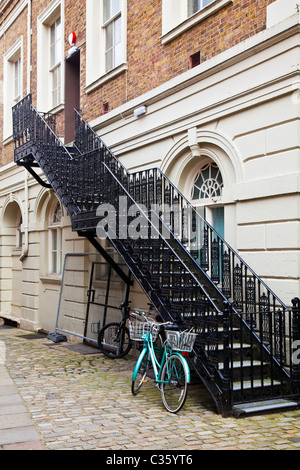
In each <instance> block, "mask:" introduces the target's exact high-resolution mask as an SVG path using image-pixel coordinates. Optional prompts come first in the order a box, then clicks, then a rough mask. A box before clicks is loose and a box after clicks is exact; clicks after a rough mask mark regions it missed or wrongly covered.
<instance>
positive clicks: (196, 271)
mask: <svg viewBox="0 0 300 470" xmlns="http://www.w3.org/2000/svg"><path fill="white" fill-rule="evenodd" d="M45 117H47V116H43V115H41V114H39V113H38V112H37V111H36V109H35V108H34V107H33V106H32V103H31V96H30V95H29V96H28V97H26V98H24V100H22V101H21V102H20V103H18V104H17V105H16V106H15V107H14V108H13V124H14V140H15V161H16V162H17V163H18V164H23V165H25V166H26V167H27V168H28V169H29V170H30V171H31V167H34V166H35V165H38V166H40V167H41V168H42V170H43V172H44V174H45V175H46V177H47V179H48V181H49V182H50V184H51V186H52V187H53V189H54V190H55V191H56V193H57V195H58V197H59V198H60V199H61V201H62V203H63V204H64V206H65V207H66V209H67V211H68V213H69V215H70V217H71V221H72V228H73V230H77V231H78V232H79V231H80V233H84V232H85V233H86V234H89V236H90V234H92V236H96V228H97V225H98V223H99V220H100V217H99V216H97V209H98V207H99V205H101V204H105V203H106V204H111V206H113V207H114V208H115V209H116V217H117V219H118V221H119V220H121V219H122V216H123V214H122V213H120V212H119V204H118V203H119V201H120V198H123V199H122V200H123V201H126V207H125V208H124V207H123V210H125V212H126V213H127V215H128V213H129V206H130V205H136V206H137V208H138V210H139V214H140V215H142V219H143V221H144V227H143V230H145V233H147V237H145V238H143V237H138V238H136V239H133V238H130V237H128V236H127V237H122V236H121V234H120V232H119V231H120V230H123V229H124V227H123V228H122V225H121V224H117V227H116V234H115V237H110V241H111V243H112V244H113V245H114V246H115V248H116V250H117V251H118V252H119V254H120V255H121V256H122V257H123V259H124V260H125V262H126V264H127V266H128V267H129V268H130V270H131V271H132V272H133V274H134V275H135V277H136V279H137V280H138V282H139V283H140V285H141V287H142V289H143V290H144V292H145V293H146V295H147V296H148V297H149V299H150V300H151V302H152V303H153V304H154V306H155V307H156V309H157V310H158V311H159V313H160V314H161V315H162V318H163V319H164V320H168V319H170V318H171V319H176V320H179V319H180V320H182V322H183V324H184V325H186V326H187V327H193V328H194V329H195V331H197V332H198V333H199V334H198V337H197V341H196V343H195V347H194V353H195V356H194V359H193V363H194V366H195V369H196V370H197V373H198V374H199V375H200V377H201V378H202V380H203V382H204V383H205V384H206V386H207V388H208V390H209V391H210V393H211V394H212V396H213V398H214V400H215V402H216V404H217V406H218V408H219V410H221V411H222V413H226V412H228V410H229V409H230V407H231V406H232V405H233V404H234V403H239V402H247V401H251V400H253V399H254V398H257V382H259V385H260V386H259V388H258V390H259V394H260V395H259V397H273V396H289V395H291V394H295V393H299V389H300V386H299V384H300V372H299V365H298V364H295V363H294V362H293V360H292V357H293V352H294V350H293V345H294V344H296V343H297V342H298V341H300V326H299V317H300V314H299V302H298V303H297V301H296V300H295V301H294V303H293V308H292V309H289V308H287V307H286V306H285V305H284V303H283V302H281V301H280V299H279V298H278V297H277V296H276V295H275V294H274V293H273V292H272V291H271V289H269V287H268V286H267V285H266V284H265V283H264V282H263V281H262V280H261V279H260V278H259V277H258V276H257V275H256V274H255V272H254V271H253V270H252V269H251V268H250V267H249V266H248V265H247V264H246V263H245V262H244V261H243V260H242V258H241V257H240V256H239V254H238V253H236V252H235V251H234V250H233V249H232V248H231V247H230V246H229V245H228V243H227V242H226V241H225V240H224V239H223V238H222V237H220V236H219V235H218V234H217V232H216V231H215V230H214V228H213V227H212V226H211V225H210V224H208V223H207V221H205V220H204V219H203V218H202V217H201V215H200V214H199V213H197V211H196V210H195V209H194V208H193V207H192V205H191V204H190V202H189V201H188V200H187V199H186V198H185V197H184V196H183V195H182V194H181V193H180V191H179V190H178V189H177V188H176V187H175V186H174V185H173V184H172V183H171V181H170V180H169V179H168V178H167V177H166V176H165V175H164V174H163V173H162V172H161V170H160V169H158V168H152V169H147V170H141V171H137V172H128V171H127V170H126V168H125V167H124V166H123V165H122V163H121V162H120V161H119V160H118V159H117V158H116V157H115V156H114V154H113V153H112V152H111V151H110V150H109V149H108V148H107V147H106V145H105V144H104V143H103V141H102V140H101V139H100V137H99V136H98V135H97V134H96V132H94V130H93V129H92V128H91V127H90V126H89V124H88V123H87V122H86V121H85V120H84V119H83V118H82V117H81V116H80V114H79V113H78V112H77V111H75V142H74V145H73V148H72V149H71V148H70V147H65V146H64V145H63V144H62V143H61V141H60V140H59V139H58V137H57V136H56V134H55V132H54V131H53V130H52V129H51V127H50V126H49V123H47V122H46V119H45ZM50 119H52V117H50ZM166 208H167V209H168V210H167V211H166ZM132 220H133V218H132V217H131V219H130V217H129V218H128V219H127V220H126V224H127V225H128V223H129V224H130V222H132ZM141 228H142V227H141ZM153 234H155V236H153Z"/></svg>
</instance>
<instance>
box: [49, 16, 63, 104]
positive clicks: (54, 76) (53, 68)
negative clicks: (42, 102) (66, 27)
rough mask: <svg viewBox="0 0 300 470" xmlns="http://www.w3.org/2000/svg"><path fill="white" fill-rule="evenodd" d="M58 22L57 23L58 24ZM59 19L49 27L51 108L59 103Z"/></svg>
mask: <svg viewBox="0 0 300 470" xmlns="http://www.w3.org/2000/svg"><path fill="white" fill-rule="evenodd" d="M58 21H59V23H58ZM58 24H59V27H60V33H59V35H57V29H58ZM53 28H54V35H55V39H54V42H52V29H53ZM61 28H62V24H61V17H60V16H59V17H58V18H56V20H55V21H54V22H53V23H52V24H51V25H50V70H49V71H50V74H51V94H52V99H51V101H52V107H56V106H58V105H59V104H60V103H61V90H62V82H61V78H62V77H61V63H62V55H61V53H62V50H61V47H60V51H59V52H60V57H57V56H56V52H57V44H58V46H59V45H60V46H61V42H62V36H61ZM53 50H54V62H52V58H53V57H52V54H53Z"/></svg>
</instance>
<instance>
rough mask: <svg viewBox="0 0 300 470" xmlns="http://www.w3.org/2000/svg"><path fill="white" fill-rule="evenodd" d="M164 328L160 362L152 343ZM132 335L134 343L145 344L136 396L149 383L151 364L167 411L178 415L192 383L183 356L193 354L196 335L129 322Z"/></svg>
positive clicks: (136, 376) (135, 384)
mask: <svg viewBox="0 0 300 470" xmlns="http://www.w3.org/2000/svg"><path fill="white" fill-rule="evenodd" d="M163 327H164V329H165V333H166V341H165V343H164V345H163V353H162V359H161V361H160V362H159V360H158V358H157V354H155V352H154V347H153V343H154V342H155V341H156V338H157V335H158V334H159V332H160V331H161V328H163ZM129 332H130V338H131V340H132V341H141V340H143V341H144V344H143V350H142V352H141V354H140V356H139V358H138V360H137V362H136V365H135V368H134V371H133V374H132V386H131V391H132V393H133V395H136V394H137V393H138V392H139V391H140V389H141V387H142V385H143V383H145V382H147V381H148V380H147V379H146V377H147V374H148V370H149V368H150V364H151V365H152V369H151V370H153V373H154V380H153V382H154V383H155V384H156V386H157V388H158V390H159V391H160V392H161V396H162V401H163V404H164V406H165V408H166V409H167V410H168V411H169V412H171V413H177V412H178V411H179V410H180V409H181V408H182V407H183V405H184V403H185V400H186V397H187V393H188V384H189V383H190V369H189V365H188V362H187V360H186V358H185V357H184V356H185V355H188V353H189V352H191V351H192V349H193V345H194V342H195V339H196V336H197V335H196V334H195V333H191V332H188V331H183V332H181V331H179V328H178V326H177V325H174V324H171V323H169V322H168V323H155V322H153V321H150V320H148V321H146V322H144V323H141V322H135V321H129Z"/></svg>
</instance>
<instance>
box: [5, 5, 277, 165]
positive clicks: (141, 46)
mask: <svg viewBox="0 0 300 470" xmlns="http://www.w3.org/2000/svg"><path fill="white" fill-rule="evenodd" d="M99 1H100V0H99ZM273 1H275V0H233V2H232V3H230V4H227V5H225V6H224V7H223V8H221V9H219V10H217V11H216V12H215V13H213V14H212V15H210V16H208V17H207V18H205V19H203V20H202V21H201V22H199V23H198V24H196V25H195V26H193V27H191V28H190V29H188V30H187V31H185V32H184V33H182V34H181V35H180V36H178V37H176V38H175V39H173V40H172V41H169V42H168V43H166V44H162V39H161V35H162V0H153V1H152V2H149V0H127V65H128V67H127V70H124V71H123V72H121V73H120V74H119V75H117V76H116V77H114V78H112V79H111V80H109V81H107V82H106V83H104V84H102V85H101V86H99V87H98V88H96V89H95V90H93V91H92V92H90V93H89V94H87V93H86V88H85V87H86V2H83V1H82V0H76V1H72V2H71V1H70V0H65V11H64V15H65V30H64V36H65V37H64V47H65V56H66V55H67V52H68V50H69V48H70V46H69V43H68V35H69V33H70V32H71V31H76V34H77V44H76V45H77V46H81V77H80V82H81V97H80V108H81V111H82V114H83V116H84V117H85V118H86V119H87V120H92V119H95V118H97V117H98V116H99V115H101V114H102V112H103V104H104V103H108V105H109V110H112V109H115V108H117V107H119V106H120V105H122V104H123V103H125V102H127V101H130V100H132V99H134V98H136V97H138V96H139V95H141V94H143V93H145V92H147V91H149V90H151V89H153V88H155V87H157V86H159V85H161V84H163V83H165V82H166V81H168V80H170V79H172V78H174V77H176V76H178V75H180V74H182V73H184V72H186V71H187V70H188V69H189V67H190V56H191V55H192V54H194V53H196V52H198V51H200V57H201V63H203V62H204V61H206V60H207V59H209V58H211V57H213V56H215V55H217V54H219V53H221V52H223V51H225V50H226V49H228V48H230V47H232V46H233V45H235V44H237V43H239V42H241V41H243V40H245V39H246V38H248V37H250V36H252V35H255V34H257V33H258V32H259V31H261V30H263V29H264V28H265V27H266V8H267V6H268V5H269V4H271V3H273ZM2 3H3V5H2V10H3V15H2V20H1V21H2V24H1V27H3V26H4V24H5V22H6V21H7V20H8V19H9V18H10V17H11V16H12V15H13V14H14V11H15V10H16V8H18V6H19V5H20V4H21V3H22V2H21V1H20V0H19V1H18V0H12V1H10V0H6V1H4V2H2ZM48 4H49V2H48V1H46V0H45V1H41V0H39V1H38V2H32V20H31V28H32V37H31V64H32V73H31V86H30V89H31V93H32V96H33V102H34V103H36V96H37V94H36V89H37V47H38V44H37V18H38V16H39V15H40V14H41V12H43V11H44V10H45V8H46V7H47V5H48ZM27 14H28V8H27V6H26V7H25V8H24V9H23V11H22V13H21V14H20V15H19V16H18V18H17V19H16V20H15V21H14V22H13V23H12V24H11V26H10V27H8V28H6V29H5V32H4V33H3V34H2V36H1V37H0V55H1V61H2V63H3V55H4V54H5V52H6V51H7V50H8V49H9V48H10V47H11V45H12V44H13V43H14V42H15V41H16V39H17V38H18V37H20V36H21V35H22V36H23V96H25V95H26V94H27V78H26V77H27ZM0 70H1V71H0V80H1V81H3V68H2V67H1V69H0ZM63 85H64V84H63ZM43 111H44V110H43ZM60 114H61V116H60V124H59V126H58V134H59V135H62V133H63V112H62V111H60ZM2 120H3V113H2V112H1V113H0V139H1V164H2V165H5V164H7V163H9V162H10V161H12V158H13V143H12V142H9V140H8V141H7V142H5V145H4V146H3V144H2V141H3V138H2V128H3V122H2Z"/></svg>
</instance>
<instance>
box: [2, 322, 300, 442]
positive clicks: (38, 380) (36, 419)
mask: <svg viewBox="0 0 300 470" xmlns="http://www.w3.org/2000/svg"><path fill="white" fill-rule="evenodd" d="M27 335H28V332H25V331H22V330H20V329H14V328H7V327H0V344H2V346H3V345H4V344H5V361H4V364H2V365H0V448H1V449H45V450H47V449H48V450H58V449H74V450H75V449H78V450H86V449H105V450H173V451H176V450H205V449H209V450H215V449H218V450H225V449H230V450H232V449H234V450H237V449H240V450H241V449H245V450H255V449H267V450H281V449H286V450H299V449H300V410H294V411H289V412H280V413H276V414H267V415H264V416H251V417H247V418H240V419H236V418H223V417H222V416H220V415H218V414H216V411H215V407H214V404H213V402H212V400H211V399H210V397H209V395H208V393H207V392H206V391H205V389H204V387H203V386H202V385H201V384H199V383H196V381H194V382H193V384H191V386H190V389H189V395H188V399H187V402H186V404H185V406H184V408H183V409H182V410H181V411H180V412H179V413H178V414H177V415H172V414H169V413H168V412H167V411H166V410H165V408H164V407H163V404H162V401H161V398H160V395H159V392H158V390H157V389H156V387H155V386H154V385H153V383H147V384H145V385H144V386H143V389H142V391H141V392H140V393H139V394H138V395H137V396H133V395H132V394H131V374H132V370H133V367H134V363H135V358H134V356H133V355H129V356H128V357H126V358H124V359H119V360H110V359H108V358H106V357H104V356H103V355H102V354H99V353H98V351H97V350H91V348H88V347H85V346H84V345H81V352H77V351H78V350H80V346H79V347H78V346H77V347H76V346H75V347H74V345H72V344H70V343H59V344H55V343H53V342H52V341H50V340H48V339H47V338H46V337H44V338H40V337H38V336H35V338H37V339H28V337H27ZM24 336H25V337H24ZM2 350H3V348H2ZM91 351H92V352H93V354H90V352H91ZM1 371H2V372H1ZM1 374H2V375H1ZM9 390H11V395H9ZM9 397H11V398H9ZM18 413H19V418H21V416H22V422H21V425H20V424H16V423H17V420H16V419H17V417H18ZM16 428H19V429H16ZM21 428H22V429H21ZM13 430H14V433H15V434H14V437H12V438H11V441H9V438H8V437H7V436H9V435H12V434H13ZM18 430H19V431H20V433H21V435H22V438H20V439H19V441H20V442H17V441H18V439H17V438H16V433H17V431H18ZM26 430H27V431H28V432H29V430H31V431H32V432H35V434H33V436H34V437H33V438H32V435H31V437H30V435H29V437H28V439H26V438H25V437H24V436H26ZM34 430H35V431H34Z"/></svg>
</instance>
